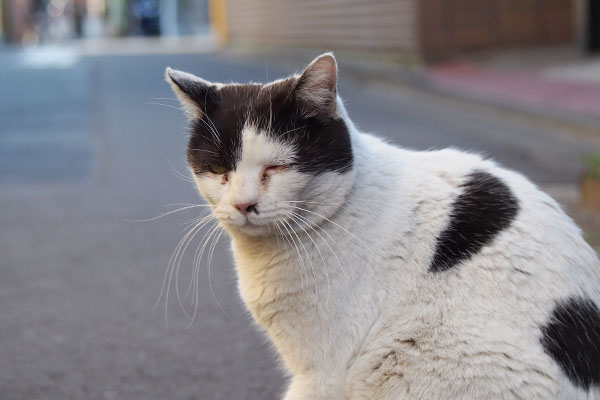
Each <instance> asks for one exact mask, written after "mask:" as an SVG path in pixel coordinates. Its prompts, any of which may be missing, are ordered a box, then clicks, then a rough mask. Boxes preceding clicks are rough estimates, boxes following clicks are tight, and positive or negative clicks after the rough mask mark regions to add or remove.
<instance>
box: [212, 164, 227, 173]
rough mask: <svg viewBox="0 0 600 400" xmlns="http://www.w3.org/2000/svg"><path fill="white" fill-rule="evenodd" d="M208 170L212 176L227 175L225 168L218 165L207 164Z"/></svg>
mask: <svg viewBox="0 0 600 400" xmlns="http://www.w3.org/2000/svg"><path fill="white" fill-rule="evenodd" d="M208 169H210V172H212V173H213V174H218V175H223V174H225V173H227V168H225V167H224V166H222V165H219V164H208Z"/></svg>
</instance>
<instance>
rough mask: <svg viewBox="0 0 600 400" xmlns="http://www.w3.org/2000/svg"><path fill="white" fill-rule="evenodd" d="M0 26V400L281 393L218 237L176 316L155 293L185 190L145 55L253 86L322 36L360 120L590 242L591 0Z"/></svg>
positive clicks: (596, 19)
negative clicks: (503, 172)
mask: <svg viewBox="0 0 600 400" xmlns="http://www.w3.org/2000/svg"><path fill="white" fill-rule="evenodd" d="M0 35H1V42H0V304H1V306H0V399H3V400H4V399H28V400H29V399H107V400H108V399H273V398H277V396H278V394H280V393H281V392H282V390H283V389H284V387H285V377H284V376H283V374H282V372H281V371H280V370H279V369H278V367H277V360H276V356H275V352H274V351H273V350H272V349H271V348H270V347H269V345H268V344H267V342H266V340H265V339H264V338H263V337H262V336H261V334H260V333H258V332H257V329H255V327H254V326H253V323H252V322H251V320H250V318H249V315H248V314H247V312H246V311H245V309H244V306H243V305H242V303H241V300H240V299H239V297H238V294H237V291H236V283H235V273H234V269H233V266H232V261H231V257H230V255H229V253H228V243H227V239H226V238H224V237H221V238H220V241H219V242H218V243H217V242H216V241H214V243H217V244H215V246H216V250H215V253H214V257H213V259H212V262H210V263H209V260H208V257H204V258H203V259H202V261H201V263H200V268H199V270H198V296H197V297H195V298H192V300H193V303H195V302H196V300H197V303H198V306H197V309H196V312H195V318H194V320H193V321H192V322H190V318H188V316H187V315H186V312H187V313H193V312H194V305H193V304H192V306H190V305H189V301H190V297H189V296H188V297H187V298H186V299H182V300H184V302H185V304H186V307H187V308H186V310H187V311H186V312H183V311H182V310H181V308H180V307H179V306H178V304H177V300H176V296H175V294H174V290H175V289H174V282H172V285H171V286H170V287H171V289H170V290H171V292H170V297H169V300H168V301H165V296H164V294H165V292H164V291H163V296H162V297H160V299H159V295H160V293H161V287H162V286H161V285H162V284H163V277H164V276H165V275H164V274H165V271H166V270H167V266H168V265H169V261H170V259H171V256H172V255H173V253H174V251H175V250H176V249H177V245H178V243H180V242H179V241H180V239H182V237H183V236H184V234H185V232H186V230H185V229H186V226H189V225H187V224H188V222H189V221H190V219H192V218H195V217H198V215H199V212H198V211H197V210H198V208H185V207H187V205H188V204H197V203H199V202H200V201H201V200H200V199H199V197H198V195H197V193H196V192H195V189H194V187H193V184H192V183H190V182H189V174H188V172H187V168H186V165H185V161H184V152H185V146H186V121H185V118H184V116H183V113H182V112H181V110H179V104H178V103H177V101H176V99H175V98H174V96H173V95H172V93H171V92H170V90H169V88H168V85H167V84H166V83H165V82H164V78H163V76H164V69H165V67H167V66H172V67H174V68H178V69H182V70H186V71H189V72H192V73H195V74H197V75H200V76H202V77H204V78H206V79H209V80H214V81H222V82H230V81H240V82H245V81H250V80H252V81H259V82H264V81H267V80H272V79H276V78H279V77H282V76H284V75H286V74H289V73H292V72H294V71H298V70H300V69H301V68H303V66H304V65H306V64H307V63H308V62H309V61H310V60H311V59H312V57H314V56H316V55H317V54H319V52H321V51H326V50H333V51H335V52H336V56H337V58H338V63H339V67H340V82H339V92H340V95H341V96H342V97H343V98H344V99H345V101H346V103H347V108H348V110H349V113H350V115H351V116H352V117H353V119H354V120H355V121H356V123H357V124H358V126H359V127H360V128H361V129H362V130H364V131H368V132H376V133H377V134H379V135H382V136H385V137H387V138H388V139H389V140H390V141H392V142H393V143H396V144H398V145H401V146H405V147H409V148H413V149H431V148H443V147H447V146H454V147H458V148H462V149H466V150H471V151H476V152H480V153H483V154H485V155H487V156H490V157H493V158H495V159H497V160H499V162H501V163H503V164H504V165H505V166H507V167H509V168H513V169H517V170H519V171H521V172H523V173H524V174H525V175H527V176H528V177H529V178H530V179H532V180H533V181H534V182H535V183H537V184H538V185H540V186H541V187H542V188H543V189H544V190H546V191H548V192H549V193H550V194H551V195H552V196H554V197H555V198H556V199H557V200H558V201H559V202H561V204H563V206H564V207H565V209H566V210H567V212H568V213H569V214H570V215H571V216H572V217H573V218H574V219H575V220H576V221H577V222H578V223H579V224H580V225H581V226H582V228H583V230H584V234H585V237H586V239H587V240H588V241H589V242H590V243H591V244H592V246H594V247H595V248H596V249H598V248H600V211H599V210H600V182H599V179H600V174H599V173H598V172H599V171H600V169H599V167H598V166H599V165H600V153H598V150H599V149H600V130H599V128H600V58H598V57H597V54H598V52H599V51H600V3H599V2H598V1H595V0H395V1H391V0H373V1H369V2H367V1H360V0H303V1H293V0H263V1H257V0H211V1H193V0H0ZM180 208H182V209H181V210H179V209H180ZM175 210H178V211H175ZM170 211H173V212H172V213H171V214H168V215H164V216H162V217H160V216H161V215H163V214H164V213H168V212H170ZM155 217H160V218H155ZM140 220H146V221H140ZM132 221H138V222H132ZM210 229H211V226H210V225H208V226H207V227H206V228H205V229H204V230H202V231H201V232H200V233H199V234H198V235H197V236H196V237H195V238H194V239H193V240H191V243H190V245H189V247H188V248H187V252H186V254H185V255H184V256H183V258H182V260H181V264H180V265H181V268H180V274H179V276H176V277H174V278H173V279H174V280H176V279H178V281H177V282H179V285H180V286H181V287H182V288H183V289H182V293H184V292H185V289H186V288H187V287H188V283H189V282H190V278H191V274H192V268H193V264H194V263H193V258H194V252H195V251H196V246H198V245H201V244H202V243H203V239H206V240H209V246H212V243H213V239H216V236H212V237H211V236H209V234H210V232H211V231H210ZM205 234H206V236H204V235H205ZM203 236H204V238H203ZM180 249H181V248H180ZM176 261H177V260H176ZM167 278H168V276H167ZM167 281H168V279H167ZM188 294H189V293H188ZM182 296H183V295H182ZM157 300H158V302H157ZM155 303H157V304H158V305H157V306H156V307H154V305H155ZM165 309H166V310H168V314H167V317H168V325H167V323H166V319H167V318H166V316H165ZM191 316H192V315H190V317H191Z"/></svg>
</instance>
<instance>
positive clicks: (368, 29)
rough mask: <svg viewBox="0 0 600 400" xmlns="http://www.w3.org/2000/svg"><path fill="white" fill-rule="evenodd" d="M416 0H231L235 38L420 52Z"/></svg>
mask: <svg viewBox="0 0 600 400" xmlns="http://www.w3.org/2000/svg"><path fill="white" fill-rule="evenodd" d="M415 1H419V0H370V1H369V0H261V1H256V0H228V1H227V19H228V36H229V39H230V40H231V41H233V42H245V43H256V44H270V45H294V46H307V47H316V48H327V49H334V50H354V51H359V52H364V51H386V52H391V53H394V52H395V53H406V52H409V53H410V52H415V51H416V50H417V45H418V41H417V36H416V32H417V28H416V26H415V22H416V11H415Z"/></svg>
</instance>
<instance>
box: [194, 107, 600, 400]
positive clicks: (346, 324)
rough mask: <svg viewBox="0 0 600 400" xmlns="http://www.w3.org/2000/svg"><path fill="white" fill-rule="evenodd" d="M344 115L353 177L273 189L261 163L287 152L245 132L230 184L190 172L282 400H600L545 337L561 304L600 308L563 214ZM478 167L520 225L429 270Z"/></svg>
mask: <svg viewBox="0 0 600 400" xmlns="http://www.w3.org/2000/svg"><path fill="white" fill-rule="evenodd" d="M337 110H338V112H339V113H340V114H341V115H342V116H343V118H344V119H345V120H346V122H347V124H348V126H349V129H350V133H351V140H352V146H353V153H354V168H353V169H352V170H351V171H350V172H348V173H345V174H339V173H333V172H332V173H326V174H322V175H320V176H317V177H312V176H309V175H305V174H301V173H298V172H294V171H293V170H285V171H281V172H278V173H275V174H273V175H272V176H271V178H270V180H269V182H268V184H266V185H264V184H263V183H261V178H260V177H261V173H262V171H263V168H264V167H265V166H266V165H269V164H272V163H275V164H277V163H282V162H285V160H290V159H293V157H294V155H293V154H292V153H291V152H290V150H289V149H287V148H286V147H285V146H283V145H281V144H279V143H277V142H274V141H272V140H270V139H268V138H267V135H264V133H261V132H257V131H256V130H255V129H254V128H252V127H251V126H247V127H246V128H245V130H244V133H243V150H242V157H241V161H240V162H239V164H238V167H237V168H236V171H235V172H233V173H232V174H231V176H230V179H229V182H228V183H226V184H223V183H222V182H221V181H220V179H219V177H214V176H202V177H197V178H196V179H197V183H198V187H199V189H200V191H201V192H202V194H203V195H204V196H205V197H206V198H207V200H208V201H209V202H210V203H211V204H213V208H214V212H215V214H216V215H217V217H218V218H219V219H220V220H221V222H222V224H223V226H224V227H225V228H226V229H227V231H228V232H229V234H230V236H231V239H232V245H233V251H234V256H235V261H236V265H237V272H238V277H239V289H240V293H241V296H242V298H243V300H244V301H245V303H246V305H247V306H248V308H249V310H250V311H251V312H252V315H253V316H254V318H255V319H256V321H257V322H258V324H259V325H260V326H261V327H262V328H264V330H265V331H266V333H267V334H268V336H269V337H270V339H271V340H272V341H273V343H274V345H275V347H276V348H277V350H278V351H279V353H280V354H281V358H282V360H283V362H284V364H285V366H286V368H287V369H288V371H289V372H290V374H291V384H290V387H289V390H288V392H287V394H286V396H285V399H286V400H296V399H307V400H308V399H310V400H319V399H322V400H325V399H326V400H335V399H484V398H485V399H490V398H523V399H550V398H561V399H573V398H581V399H584V398H600V394H599V393H598V392H591V393H587V394H586V393H584V392H583V391H581V390H580V389H577V388H575V387H574V386H573V385H572V384H571V383H570V382H569V380H568V379H567V378H566V377H565V376H564V374H563V373H562V372H561V370H560V368H559V367H558V365H557V364H556V363H555V362H554V361H553V360H552V359H551V358H550V357H549V356H548V355H547V354H546V353H544V351H543V349H542V347H541V346H540V342H539V339H540V326H541V325H543V324H544V323H546V321H547V320H548V318H549V315H550V313H551V311H552V307H553V306H554V304H555V301H556V299H561V298H566V297H569V296H572V295H574V294H584V295H585V296H586V297H589V298H591V299H592V300H593V301H594V302H595V303H596V304H600V298H599V293H600V285H599V282H600V273H599V269H598V268H595V269H591V268H589V266H591V265H596V266H597V265H598V260H597V258H596V255H595V253H594V252H593V250H592V249H591V248H590V247H589V246H588V245H587V244H586V243H585V242H584V240H583V239H582V237H581V233H580V231H579V229H578V228H577V227H576V226H575V225H574V224H573V222H572V221H571V220H570V219H569V218H568V217H567V216H566V215H565V214H564V213H563V211H562V210H561V209H560V207H559V206H558V205H557V204H556V203H555V202H554V201H553V200H552V199H551V198H550V197H548V196H547V195H545V194H544V193H542V192H541V191H539V190H538V189H537V188H536V187H535V186H534V185H533V184H532V183H531V182H529V181H528V180H527V179H525V178H524V177H523V176H521V175H519V174H517V173H515V172H512V171H509V170H506V169H503V168H501V167H499V166H497V165H496V164H495V163H494V162H492V161H489V160H484V159H482V158H480V157H478V156H476V155H473V154H467V153H463V152H460V151H457V150H452V149H447V150H441V151H430V152H413V151H408V150H403V149H400V148H397V147H394V146H391V145H389V144H386V143H385V142H383V141H382V140H380V139H377V138H375V137H373V136H369V135H365V134H362V133H359V132H358V131H357V130H356V128H355V127H354V125H353V124H352V122H351V121H350V120H349V119H348V117H347V115H346V111H345V109H344V107H343V104H342V103H341V101H339V100H338V104H337ZM475 169H478V170H484V171H488V172H490V173H492V174H494V175H495V176H498V177H499V178H501V179H502V180H503V181H504V182H505V183H506V184H507V185H508V186H509V187H510V188H511V190H512V191H513V193H514V194H515V196H516V197H517V198H518V200H519V203H520V211H519V213H518V215H517V218H516V220H515V221H513V223H512V225H511V226H510V227H509V228H508V229H506V230H504V231H502V232H501V233H500V234H499V235H498V236H497V237H496V239H495V240H494V241H493V243H492V244H491V245H488V246H485V247H484V248H483V249H482V250H481V251H480V252H479V253H478V254H476V255H474V256H473V257H472V258H471V259H470V260H468V261H466V262H463V263H461V264H460V266H458V267H457V268H454V269H452V270H449V271H446V272H444V273H440V274H432V273H429V272H428V268H429V263H430V262H431V257H432V255H433V251H434V246H435V240H436V238H437V237H438V235H439V233H440V232H441V231H442V229H443V228H444V226H445V224H446V223H447V221H448V219H449V213H450V210H451V204H452V202H453V200H454V199H455V198H456V196H457V195H458V194H459V193H460V191H461V188H460V185H461V184H462V183H463V182H464V179H465V178H464V177H465V175H467V174H469V173H470V172H472V171H473V170H475ZM300 200H301V201H306V202H303V203H294V202H291V201H300ZM246 201H258V203H259V206H260V207H261V212H260V214H259V215H250V214H249V217H248V218H249V221H246V220H245V219H244V217H243V216H242V215H241V214H240V213H239V212H238V211H237V210H236V209H235V208H234V207H233V204H235V203H236V202H246ZM294 206H297V207H302V208H305V209H307V210H309V212H306V211H302V210H299V209H297V208H293V207H294ZM294 211H295V212H302V213H303V214H302V215H303V217H302V218H304V219H302V218H300V219H296V220H295V222H294V220H293V219H289V218H288V217H287V214H288V213H290V212H294ZM317 214H318V215H320V216H323V218H322V217H320V216H318V215H317ZM278 218H279V219H285V220H286V221H287V225H286V228H287V229H289V231H288V232H287V233H286V232H285V231H284V233H286V234H285V236H286V238H285V239H283V238H282V237H281V235H279V236H277V235H275V232H279V233H281V230H277V229H276V228H274V227H273V221H275V220H277V219H278ZM306 220H310V221H311V223H312V224H316V226H314V227H312V228H309V227H308V226H307V225H306V224H302V222H306ZM280 227H281V225H280ZM515 267H517V268H515Z"/></svg>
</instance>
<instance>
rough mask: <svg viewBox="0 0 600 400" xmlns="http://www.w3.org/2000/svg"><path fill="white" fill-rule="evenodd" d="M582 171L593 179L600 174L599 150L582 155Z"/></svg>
mask: <svg viewBox="0 0 600 400" xmlns="http://www.w3.org/2000/svg"><path fill="white" fill-rule="evenodd" d="M583 166H584V170H583V173H584V174H585V175H586V176H588V177H590V178H594V179H598V177H599V176H600V151H597V152H595V153H592V154H588V155H586V156H585V157H583Z"/></svg>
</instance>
